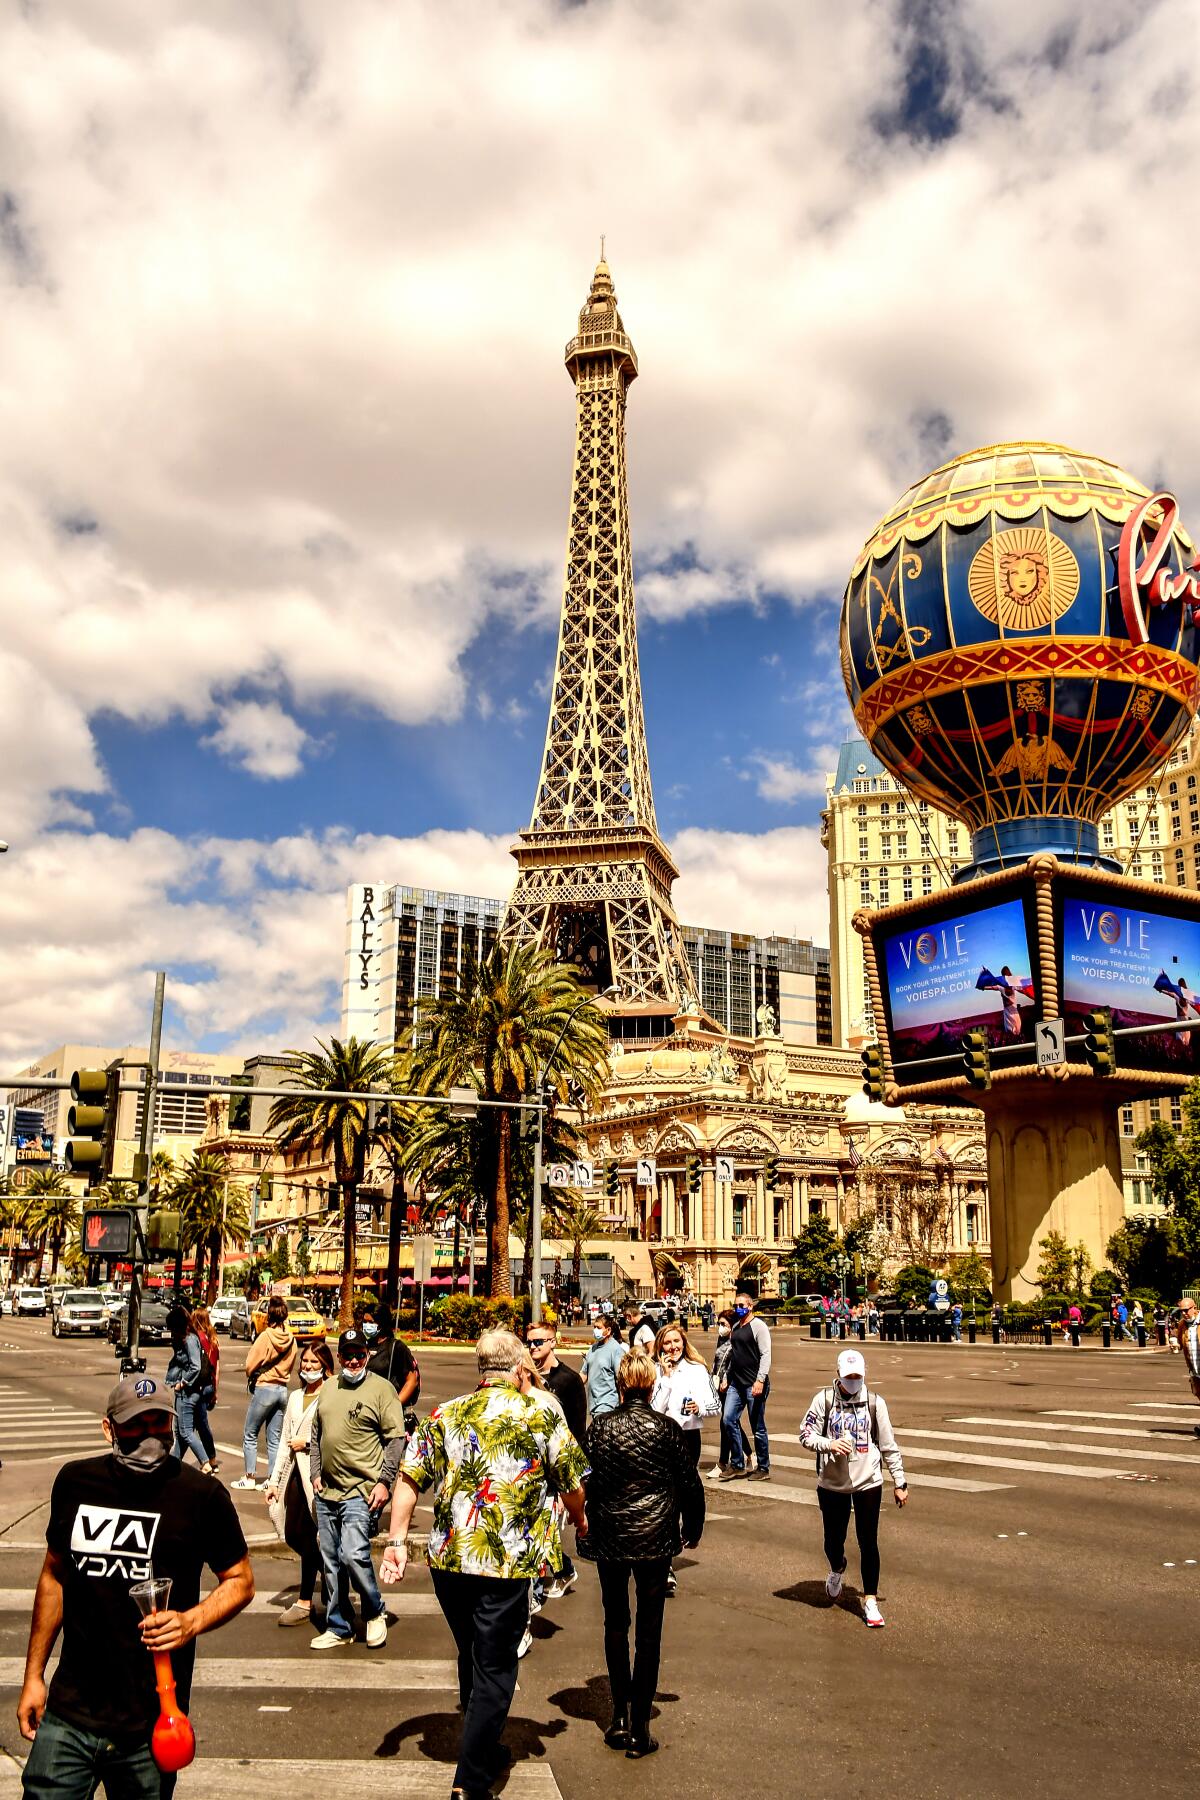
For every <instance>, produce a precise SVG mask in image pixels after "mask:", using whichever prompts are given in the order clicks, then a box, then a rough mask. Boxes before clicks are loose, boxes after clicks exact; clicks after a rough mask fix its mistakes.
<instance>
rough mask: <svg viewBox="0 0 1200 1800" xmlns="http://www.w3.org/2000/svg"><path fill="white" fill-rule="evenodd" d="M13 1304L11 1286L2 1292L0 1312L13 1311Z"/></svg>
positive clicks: (0, 1295)
mask: <svg viewBox="0 0 1200 1800" xmlns="http://www.w3.org/2000/svg"><path fill="white" fill-rule="evenodd" d="M13 1305H14V1301H13V1291H12V1289H11V1288H5V1290H4V1292H3V1293H2V1294H0V1313H11V1312H12V1310H13Z"/></svg>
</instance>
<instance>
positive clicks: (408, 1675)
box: [0, 1646, 458, 1694]
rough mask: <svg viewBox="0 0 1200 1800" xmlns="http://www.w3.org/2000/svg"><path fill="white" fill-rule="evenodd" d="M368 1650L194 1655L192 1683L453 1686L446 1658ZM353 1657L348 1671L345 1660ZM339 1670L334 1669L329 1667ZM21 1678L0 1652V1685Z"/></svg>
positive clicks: (403, 1688) (371, 1688)
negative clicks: (379, 1655)
mask: <svg viewBox="0 0 1200 1800" xmlns="http://www.w3.org/2000/svg"><path fill="white" fill-rule="evenodd" d="M372 1654H373V1653H372V1652H371V1651H369V1650H366V1651H364V1650H361V1649H360V1648H359V1647H357V1646H356V1647H355V1648H354V1649H350V1650H345V1651H342V1650H328V1651H320V1652H316V1653H307V1652H306V1653H305V1654H303V1655H297V1656H247V1657H244V1658H237V1657H232V1656H203V1655H201V1656H198V1657H197V1658H196V1673H195V1675H194V1676H193V1678H192V1686H193V1688H261V1689H263V1690H264V1691H266V1690H270V1691H272V1692H278V1691H283V1692H286V1691H287V1690H289V1689H297V1688H304V1689H309V1688H320V1689H322V1690H324V1689H327V1688H329V1687H331V1686H334V1685H336V1686H337V1687H339V1688H347V1689H349V1688H352V1689H353V1690H354V1691H355V1692H356V1693H373V1694H399V1693H406V1692H409V1691H410V1690H417V1691H423V1690H425V1689H428V1688H452V1689H454V1691H455V1692H457V1690H458V1670H457V1667H456V1665H455V1664H454V1663H452V1662H450V1661H449V1660H448V1659H447V1658H442V1657H438V1658H433V1659H429V1660H425V1659H414V1660H412V1661H406V1660H404V1659H403V1658H400V1657H395V1656H393V1657H387V1658H380V1659H379V1660H378V1661H372V1662H367V1661H366V1660H365V1658H366V1657H368V1656H371V1655H372ZM348 1658H350V1659H352V1660H353V1663H354V1668H353V1672H352V1673H351V1672H350V1671H348V1670H347V1667H346V1663H347V1659H348ZM335 1669H336V1670H337V1671H339V1673H336V1674H335V1673H334V1670H335ZM24 1677H25V1659H24V1657H17V1656H0V1688H19V1687H20V1686H21V1683H22V1681H23V1680H24Z"/></svg>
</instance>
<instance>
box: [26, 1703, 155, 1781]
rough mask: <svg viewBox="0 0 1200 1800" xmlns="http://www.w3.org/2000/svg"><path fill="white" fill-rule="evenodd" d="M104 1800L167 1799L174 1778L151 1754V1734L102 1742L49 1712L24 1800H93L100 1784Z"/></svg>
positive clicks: (40, 1731)
mask: <svg viewBox="0 0 1200 1800" xmlns="http://www.w3.org/2000/svg"><path fill="white" fill-rule="evenodd" d="M101 1782H103V1783H104V1792H105V1794H106V1795H107V1796H108V1800H170V1796H171V1795H172V1794H173V1793H174V1791H175V1777H174V1775H163V1774H161V1773H160V1771H159V1769H158V1765H157V1764H156V1763H155V1761H154V1758H153V1757H152V1756H151V1754H150V1733H149V1730H147V1731H146V1733H145V1734H144V1736H141V1737H127V1736H124V1735H122V1736H121V1737H120V1738H109V1737H104V1736H103V1735H102V1734H101V1733H99V1732H96V1731H85V1730H84V1729H83V1727H82V1726H80V1725H69V1724H68V1723H67V1721H66V1720H65V1719H60V1718H58V1717H57V1716H56V1714H54V1713H52V1712H51V1711H50V1710H49V1708H47V1710H46V1711H45V1712H44V1713H43V1715H42V1722H41V1724H40V1725H39V1726H38V1728H37V1736H36V1737H35V1738H34V1740H33V1749H32V1750H31V1751H30V1752H29V1760H28V1762H27V1763H26V1764H25V1774H24V1781H23V1786H24V1789H25V1800H92V1796H93V1795H94V1794H95V1792H96V1789H97V1788H98V1787H99V1785H100V1783H101Z"/></svg>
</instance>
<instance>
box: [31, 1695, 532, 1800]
mask: <svg viewBox="0 0 1200 1800" xmlns="http://www.w3.org/2000/svg"><path fill="white" fill-rule="evenodd" d="M259 1710H260V1711H261V1710H263V1709H262V1708H260V1709H259ZM448 1779H449V1771H448V1769H447V1765H446V1764H445V1763H429V1762H425V1761H424V1760H421V1761H413V1762H409V1761H408V1760H401V1758H400V1757H395V1756H393V1757H386V1758H383V1759H380V1758H378V1757H372V1756H365V1757H363V1759H362V1761H361V1762H351V1761H349V1760H346V1759H338V1760H334V1759H332V1758H331V1759H330V1760H328V1761H325V1762H323V1761H321V1760H320V1759H319V1758H315V1759H313V1760H312V1761H300V1760H298V1759H296V1758H289V1757H279V1758H275V1757H269V1756H255V1757H232V1756H230V1757H221V1756H204V1755H200V1756H198V1757H197V1758H196V1761H195V1762H194V1763H193V1764H192V1766H191V1767H190V1769H189V1770H188V1772H187V1793H188V1800H245V1797H246V1795H247V1794H248V1793H269V1792H273V1791H275V1784H276V1783H278V1784H279V1785H278V1791H279V1792H280V1793H283V1794H286V1795H287V1796H288V1800H328V1796H329V1795H330V1794H361V1793H366V1792H370V1793H373V1794H377V1795H379V1796H380V1800H445V1796H446V1782H447V1780H448ZM20 1794H21V1764H20V1763H19V1762H18V1761H15V1760H14V1761H9V1760H8V1758H7V1757H5V1758H4V1759H3V1761H2V1762H0V1795H2V1796H3V1800H19V1797H20ZM504 1800H562V1789H561V1788H560V1787H559V1785H558V1783H557V1781H556V1780H555V1779H554V1771H553V1770H552V1769H551V1768H550V1766H549V1764H548V1763H546V1762H544V1761H541V1760H540V1759H539V1760H534V1759H533V1758H529V1759H527V1760H526V1759H522V1760H521V1761H520V1762H517V1763H514V1764H513V1766H512V1767H511V1768H510V1769H508V1770H507V1771H506V1772H505V1777H504Z"/></svg>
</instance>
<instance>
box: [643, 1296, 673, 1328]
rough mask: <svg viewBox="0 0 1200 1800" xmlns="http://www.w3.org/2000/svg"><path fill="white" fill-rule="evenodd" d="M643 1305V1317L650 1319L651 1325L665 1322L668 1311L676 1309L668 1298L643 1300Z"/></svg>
mask: <svg viewBox="0 0 1200 1800" xmlns="http://www.w3.org/2000/svg"><path fill="white" fill-rule="evenodd" d="M641 1307H642V1317H643V1319H648V1320H649V1321H650V1323H651V1325H663V1324H665V1323H666V1318H667V1313H668V1311H674V1308H673V1307H671V1305H670V1302H669V1301H667V1300H643V1301H642V1303H641Z"/></svg>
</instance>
